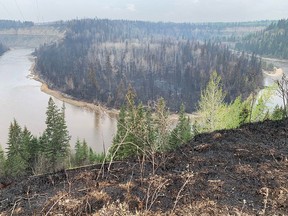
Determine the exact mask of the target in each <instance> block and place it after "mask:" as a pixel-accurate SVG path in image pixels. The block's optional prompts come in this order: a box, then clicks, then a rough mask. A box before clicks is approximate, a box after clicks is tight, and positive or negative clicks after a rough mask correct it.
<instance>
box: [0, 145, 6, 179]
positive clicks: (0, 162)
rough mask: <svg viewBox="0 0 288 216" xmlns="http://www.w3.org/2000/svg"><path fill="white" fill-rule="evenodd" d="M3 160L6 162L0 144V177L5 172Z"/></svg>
mask: <svg viewBox="0 0 288 216" xmlns="http://www.w3.org/2000/svg"><path fill="white" fill-rule="evenodd" d="M5 162H6V159H5V154H4V151H3V148H2V146H1V145H0V177H1V176H4V174H5Z"/></svg>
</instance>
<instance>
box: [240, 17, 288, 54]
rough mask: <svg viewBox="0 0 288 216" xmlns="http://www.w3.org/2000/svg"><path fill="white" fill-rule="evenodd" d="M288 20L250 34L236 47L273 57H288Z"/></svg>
mask: <svg viewBox="0 0 288 216" xmlns="http://www.w3.org/2000/svg"><path fill="white" fill-rule="evenodd" d="M287 37H288V20H287V19H282V20H279V21H278V22H274V23H272V24H270V25H269V26H268V27H267V28H266V29H265V30H263V31H260V32H256V33H254V34H250V35H248V36H246V37H244V38H243V40H242V42H240V43H237V44H236V48H237V49H240V50H246V51H249V52H254V53H257V54H259V55H266V56H270V57H275V58H283V59H287V58H288V40H287Z"/></svg>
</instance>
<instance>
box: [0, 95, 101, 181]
mask: <svg viewBox="0 0 288 216" xmlns="http://www.w3.org/2000/svg"><path fill="white" fill-rule="evenodd" d="M64 112H65V106H64V105H63V107H62V108H61V109H59V108H58V107H57V106H56V105H55V103H54V101H53V100H52V98H50V99H49V102H48V108H47V112H46V122H45V123H46V129H45V131H44V132H43V133H42V135H41V136H40V137H35V136H33V135H32V134H31V132H30V131H29V130H28V129H27V128H26V127H24V128H22V127H21V126H20V125H19V124H18V122H17V121H16V120H15V119H14V121H13V122H12V123H11V124H10V127H9V135H8V142H7V149H6V154H4V150H3V149H2V148H1V145H0V177H3V176H10V177H11V176H12V177H16V176H27V175H35V174H41V173H47V172H55V171H56V170H59V169H64V168H68V167H74V166H81V165H85V164H91V163H95V162H101V161H102V160H103V158H104V157H103V155H102V154H95V153H94V152H93V150H92V149H91V148H89V147H88V145H87V143H86V141H85V140H83V141H80V140H77V142H76V144H75V149H74V150H75V151H71V149H70V143H69V142H70V135H69V132H68V130H67V126H66V121H65V114H64Z"/></svg>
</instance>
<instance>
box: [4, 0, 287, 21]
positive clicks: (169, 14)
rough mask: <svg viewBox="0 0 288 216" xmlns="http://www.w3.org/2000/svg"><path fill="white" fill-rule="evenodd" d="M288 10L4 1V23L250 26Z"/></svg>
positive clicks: (236, 3) (227, 2)
mask: <svg viewBox="0 0 288 216" xmlns="http://www.w3.org/2000/svg"><path fill="white" fill-rule="evenodd" d="M287 10H288V1H287V0H274V1H273V0H258V1H253V2H252V1H250V0H158V1H151V0H146V1H143V0H142V1H140V0H121V1H119V0H106V1H99V0H98V1H93V0H81V1H79V0H61V1H57V0H50V1H44V0H21V1H20V0H14V1H11V0H0V19H6V20H20V21H33V22H40V23H41V22H53V21H58V20H64V21H66V20H71V19H82V18H100V19H105V18H108V19H125V20H143V21H153V22H159V21H160V22H178V23H180V22H181V23H182V22H190V23H193V22H246V21H256V20H279V19H283V18H287V13H286V11H287Z"/></svg>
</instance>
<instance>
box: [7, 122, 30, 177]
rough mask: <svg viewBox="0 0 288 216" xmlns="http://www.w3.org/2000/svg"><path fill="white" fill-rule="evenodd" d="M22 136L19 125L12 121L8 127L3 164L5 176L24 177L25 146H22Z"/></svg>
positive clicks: (25, 166) (25, 165) (25, 163)
mask: <svg viewBox="0 0 288 216" xmlns="http://www.w3.org/2000/svg"><path fill="white" fill-rule="evenodd" d="M22 135H23V134H22V129H21V127H20V125H19V124H18V123H17V121H16V120H15V119H14V121H13V122H12V123H11V124H10V127H9V135H8V143H7V160H6V163H5V173H6V174H7V175H10V176H18V175H24V174H25V173H26V171H27V168H28V164H27V151H26V148H25V145H23V140H22V138H23V136H22Z"/></svg>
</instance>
